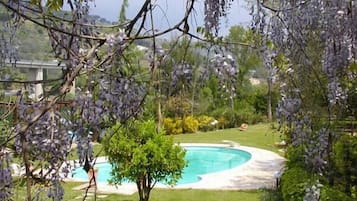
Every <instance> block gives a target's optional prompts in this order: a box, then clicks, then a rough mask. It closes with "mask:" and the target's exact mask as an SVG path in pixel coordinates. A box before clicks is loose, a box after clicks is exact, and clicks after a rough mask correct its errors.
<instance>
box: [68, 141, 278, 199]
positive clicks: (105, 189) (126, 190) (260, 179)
mask: <svg viewBox="0 0 357 201" xmlns="http://www.w3.org/2000/svg"><path fill="white" fill-rule="evenodd" d="M181 145H182V146H214V147H230V148H234V149H240V150H243V151H247V152H249V153H250V154H251V155H252V157H251V159H250V160H249V161H248V162H246V163H244V164H242V165H240V166H238V167H236V168H232V169H229V170H224V171H220V172H216V173H210V174H205V175H201V176H200V177H201V180H200V181H198V182H195V183H190V184H182V185H177V186H173V187H172V186H167V185H163V184H157V185H156V186H155V188H165V189H210V190H213V189H215V190H252V189H260V188H272V187H274V186H275V183H276V175H277V174H279V173H280V172H281V171H282V169H283V168H284V163H285V158H283V157H281V156H280V155H278V154H276V153H274V152H271V151H267V150H263V149H258V148H254V147H247V146H240V145H239V144H238V143H234V142H231V141H226V143H225V144H206V143H182V144H181ZM104 161H106V158H105V157H100V158H98V159H97V162H104ZM99 171H100V170H99ZM87 186H88V184H84V185H82V186H79V187H76V188H75V189H77V190H78V189H85V188H86V187H87ZM136 191H137V189H136V185H135V184H134V183H130V184H123V185H119V186H112V185H109V184H107V183H98V184H97V192H99V193H118V194H128V195H130V194H133V193H135V192H136Z"/></svg>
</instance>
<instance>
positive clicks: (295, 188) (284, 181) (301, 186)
mask: <svg viewBox="0 0 357 201" xmlns="http://www.w3.org/2000/svg"><path fill="white" fill-rule="evenodd" d="M309 178H310V175H309V174H308V173H307V172H306V171H305V170H304V169H302V168H300V167H293V168H291V169H288V170H286V171H285V172H284V174H283V176H282V178H281V192H282V195H283V198H284V201H297V200H303V198H304V196H305V190H306V184H307V183H308V182H309Z"/></svg>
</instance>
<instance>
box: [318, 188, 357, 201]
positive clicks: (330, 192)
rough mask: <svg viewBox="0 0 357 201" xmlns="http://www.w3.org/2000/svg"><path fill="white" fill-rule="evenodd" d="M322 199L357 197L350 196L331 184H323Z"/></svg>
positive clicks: (333, 200)
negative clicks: (330, 185)
mask: <svg viewBox="0 0 357 201" xmlns="http://www.w3.org/2000/svg"><path fill="white" fill-rule="evenodd" d="M320 196H321V197H320V200H321V201H354V200H355V199H353V198H351V197H349V196H348V195H346V194H345V193H343V192H342V191H339V190H336V189H334V188H331V187H329V186H323V187H322V189H321V195H320Z"/></svg>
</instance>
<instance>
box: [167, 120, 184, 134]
mask: <svg viewBox="0 0 357 201" xmlns="http://www.w3.org/2000/svg"><path fill="white" fill-rule="evenodd" d="M163 125H164V128H165V130H166V133H167V134H170V135H176V134H181V133H182V132H183V130H182V120H181V119H178V118H164V121H163Z"/></svg>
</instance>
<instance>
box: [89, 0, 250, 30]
mask: <svg viewBox="0 0 357 201" xmlns="http://www.w3.org/2000/svg"><path fill="white" fill-rule="evenodd" d="M143 2H144V0H129V8H128V10H127V12H126V15H127V17H128V18H129V19H130V18H132V17H133V16H135V14H136V13H137V12H138V11H139V9H140V8H141V5H142V3H143ZM156 2H157V5H158V6H157V7H156V8H155V10H154V20H155V27H156V28H157V29H159V30H163V29H165V28H168V27H170V26H172V25H174V24H176V23H177V22H178V21H179V20H180V19H182V17H183V16H184V12H185V2H186V0H157V1H156ZM121 4H122V0H95V3H94V4H93V6H92V8H91V13H93V14H96V15H99V16H101V17H103V18H106V19H107V20H109V21H117V20H118V16H119V11H120V7H121ZM245 7H246V3H245V1H244V0H235V1H233V5H232V8H231V9H230V11H229V12H230V13H229V15H228V18H227V19H224V18H223V19H222V22H221V31H220V35H226V34H227V33H228V30H229V27H230V26H233V25H244V26H247V25H249V21H250V19H251V17H250V15H249V11H248V10H247V9H246V8H245ZM195 13H196V15H195V17H192V18H191V19H190V23H191V27H195V26H203V13H204V5H203V0H199V1H198V4H197V6H196V7H195ZM191 30H192V29H191ZM193 30H195V28H193Z"/></svg>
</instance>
